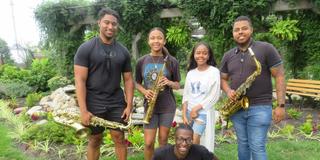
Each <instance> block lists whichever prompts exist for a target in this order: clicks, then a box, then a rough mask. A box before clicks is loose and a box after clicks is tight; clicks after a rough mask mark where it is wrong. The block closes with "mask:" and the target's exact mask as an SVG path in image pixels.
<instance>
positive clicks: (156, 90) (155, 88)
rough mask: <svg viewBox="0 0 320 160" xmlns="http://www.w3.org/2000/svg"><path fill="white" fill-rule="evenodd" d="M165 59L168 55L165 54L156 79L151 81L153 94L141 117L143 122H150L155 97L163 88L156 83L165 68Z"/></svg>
mask: <svg viewBox="0 0 320 160" xmlns="http://www.w3.org/2000/svg"><path fill="white" fill-rule="evenodd" d="M167 59H168V56H166V57H165V58H164V60H163V61H164V62H163V65H162V68H161V70H160V71H159V73H158V75H157V79H156V80H155V81H154V83H153V86H152V91H153V93H154V94H153V97H152V99H151V100H150V101H149V102H148V109H147V112H146V113H145V115H144V118H143V123H145V124H149V123H150V119H151V117H152V114H153V110H154V106H155V104H156V101H157V98H158V94H159V92H160V91H161V90H162V89H163V88H162V87H161V86H159V85H158V83H159V81H160V79H161V78H162V76H163V72H164V69H165V68H166V63H167Z"/></svg>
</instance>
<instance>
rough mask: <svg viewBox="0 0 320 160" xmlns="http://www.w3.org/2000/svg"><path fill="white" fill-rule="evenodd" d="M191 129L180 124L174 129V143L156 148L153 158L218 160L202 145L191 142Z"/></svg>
mask: <svg viewBox="0 0 320 160" xmlns="http://www.w3.org/2000/svg"><path fill="white" fill-rule="evenodd" d="M192 137H193V130H192V128H191V127H190V126H189V125H185V124H180V125H179V127H178V128H177V129H176V131H175V145H167V146H164V147H161V148H158V149H156V151H155V153H154V155H153V157H152V159H153V160H195V159H197V160H218V158H217V157H216V156H214V155H213V154H212V153H211V152H209V151H208V150H207V149H206V148H205V147H204V146H201V145H197V144H192Z"/></svg>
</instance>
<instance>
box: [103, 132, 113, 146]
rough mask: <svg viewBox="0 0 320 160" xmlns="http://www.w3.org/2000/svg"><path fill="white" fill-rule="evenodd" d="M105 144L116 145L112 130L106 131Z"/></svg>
mask: <svg viewBox="0 0 320 160" xmlns="http://www.w3.org/2000/svg"><path fill="white" fill-rule="evenodd" d="M103 144H105V145H106V146H107V147H110V146H113V145H114V142H113V141H112V138H111V134H110V132H106V134H105V136H103Z"/></svg>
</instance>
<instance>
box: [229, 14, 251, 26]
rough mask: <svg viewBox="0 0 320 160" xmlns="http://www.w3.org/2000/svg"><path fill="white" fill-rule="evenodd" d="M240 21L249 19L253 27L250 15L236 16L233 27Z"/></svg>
mask: <svg viewBox="0 0 320 160" xmlns="http://www.w3.org/2000/svg"><path fill="white" fill-rule="evenodd" d="M239 21H247V22H249V25H250V27H252V21H251V19H250V18H249V17H248V16H239V17H238V18H236V19H235V20H234V22H233V24H232V27H234V24H235V23H236V22H239Z"/></svg>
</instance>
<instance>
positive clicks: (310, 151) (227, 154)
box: [215, 140, 320, 160]
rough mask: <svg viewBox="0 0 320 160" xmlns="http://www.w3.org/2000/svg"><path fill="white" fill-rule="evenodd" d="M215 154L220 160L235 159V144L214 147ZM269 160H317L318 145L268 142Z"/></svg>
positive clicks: (319, 155) (303, 142) (318, 154)
mask: <svg viewBox="0 0 320 160" xmlns="http://www.w3.org/2000/svg"><path fill="white" fill-rule="evenodd" d="M215 154H216V155H217V156H218V157H219V158H220V160H233V159H237V146H236V144H223V145H220V146H216V149H215ZM267 154H268V159H269V160H283V159H288V160H289V159H290V160H302V159H303V160H318V159H319V157H320V145H319V142H318V141H288V140H277V141H270V142H269V143H268V144H267Z"/></svg>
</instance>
